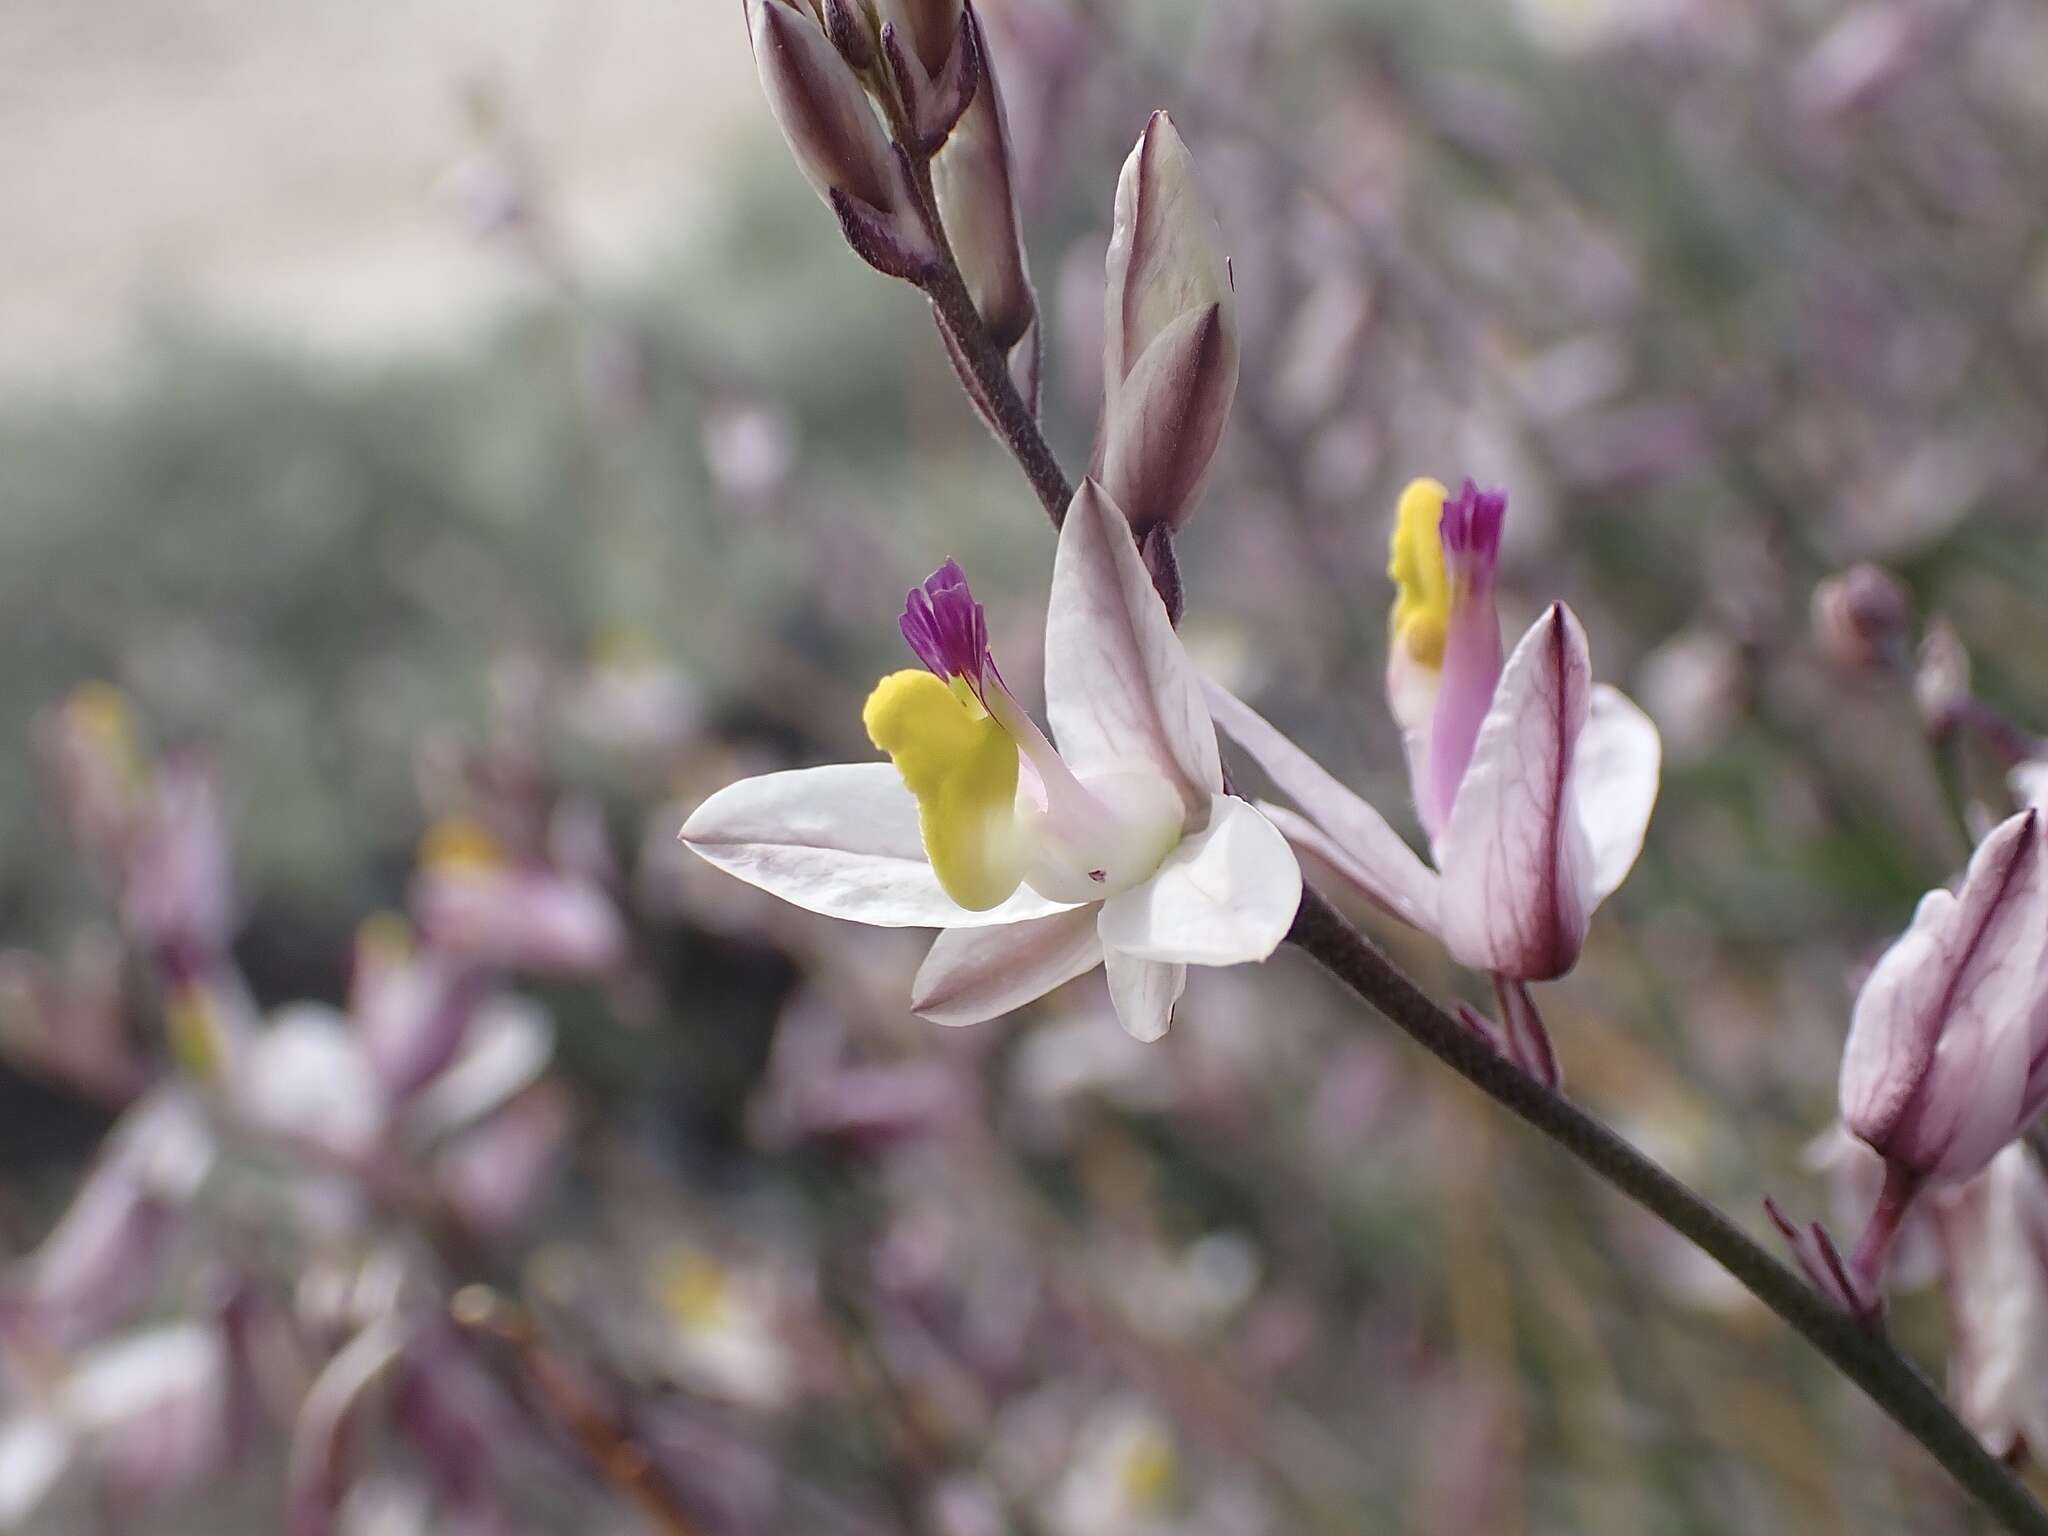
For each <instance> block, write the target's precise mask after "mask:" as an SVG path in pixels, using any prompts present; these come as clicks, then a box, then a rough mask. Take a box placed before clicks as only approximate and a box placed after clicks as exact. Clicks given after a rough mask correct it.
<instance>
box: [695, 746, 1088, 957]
mask: <svg viewBox="0 0 2048 1536" xmlns="http://www.w3.org/2000/svg"><path fill="white" fill-rule="evenodd" d="M682 839H683V841H684V842H685V843H687V844H689V846H690V847H691V849H692V850H694V851H695V852H696V853H697V854H699V855H700V856H702V857H703V858H705V859H707V860H709V861H710V862H711V863H713V864H715V865H717V866H718V867H719V868H720V869H722V870H724V871H725V872H726V873H728V874H731V875H737V876H738V877H739V878H740V879H742V880H744V881H746V882H747V883H748V884H749V885H755V886H759V887H760V888H761V889H762V890H764V891H767V892H768V893H769V894H770V895H772V896H779V897H781V898H782V899H783V900H784V901H787V902H790V903H792V904H794V905H796V906H799V907H802V908H804V910H806V911H808V912H819V913H822V914H824V915H825V916H826V917H838V918H844V919H846V920H847V921H848V922H855V923H870V924H872V925H874V926H875V927H878V928H980V927H988V926H991V925H994V924H997V923H1016V922H1022V921H1024V920H1025V919H1026V918H1032V917H1044V916H1046V915H1047V914H1049V913H1053V912H1059V911H1063V910H1065V904H1064V903H1061V902H1054V901H1047V900H1046V899H1045V898H1044V897H1042V896H1040V895H1039V894H1038V893H1037V892H1035V891H1031V890H1028V889H1027V890H1019V891H1018V892H1017V893H1016V895H1014V896H1012V897H1011V898H1010V899H1009V900H1008V901H1006V902H1004V903H1003V904H1002V905H1001V906H999V907H994V908H991V909H990V910H988V911H986V912H969V911H967V910H966V909H965V908H963V907H962V906H961V905H960V904H959V903H958V902H956V901H954V900H953V898H952V897H950V896H948V895H947V894H946V893H945V891H944V890H943V889H941V888H940V886H939V880H938V876H937V875H935V874H933V873H932V867H931V864H930V863H929V862H928V861H927V860H926V858H925V853H924V842H923V839H922V838H921V836H920V835H919V832H918V825H917V801H916V799H915V798H914V797H913V796H912V795H911V793H910V791H909V790H907V789H905V788H904V787H903V779H902V776H901V775H899V774H898V773H897V772H896V769H895V768H894V767H893V766H892V765H890V764H888V763H835V764H832V765H831V766H829V767H824V768H796V769H791V770H788V771H786V772H783V773H768V774H762V775H761V776H759V777H758V778H752V779H742V780H740V781H739V782H738V783H737V784H729V785H727V786H726V787H725V788H724V789H721V790H720V791H718V793H717V794H715V795H713V796H712V797H711V798H710V799H708V800H706V801H705V802H704V803H703V804H702V805H700V806H698V807H697V809H696V812H695V813H694V814H693V815H692V816H691V817H690V819H689V821H688V822H686V823H685V824H684V826H683V831H682Z"/></svg>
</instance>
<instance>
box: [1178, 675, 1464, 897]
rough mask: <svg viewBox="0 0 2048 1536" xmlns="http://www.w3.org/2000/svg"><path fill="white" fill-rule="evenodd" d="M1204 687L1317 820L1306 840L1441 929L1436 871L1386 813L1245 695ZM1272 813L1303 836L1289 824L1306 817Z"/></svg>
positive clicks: (1262, 762) (1374, 893)
mask: <svg viewBox="0 0 2048 1536" xmlns="http://www.w3.org/2000/svg"><path fill="white" fill-rule="evenodd" d="M1203 692H1204V696H1205V697H1206V698H1207V700H1208V703H1209V710H1210V713H1211V714H1212V715H1214V716H1215V719H1216V724H1217V725H1218V726H1219V727H1221V728H1222V730H1223V733H1224V734H1225V735H1226V736H1228V737H1229V738H1230V739H1231V740H1232V741H1234V742H1236V743H1237V744H1238V745H1239V746H1240V747H1243V748H1244V749H1245V751H1247V752H1249V753H1250V754H1251V755H1252V759H1253V761H1255V762H1256V763H1258V765H1259V766H1260V767H1261V768H1263V769H1265V770H1266V773H1267V775H1268V777H1270V778H1271V779H1272V780H1273V782H1274V783H1275V784H1276V785H1278V786H1279V787H1280V788H1281V789H1282V790H1283V791H1285V792H1286V793H1287V794H1288V795H1289V796H1290V797H1291V798H1292V799H1293V801H1294V803H1295V804H1296V805H1297V806H1299V807H1301V809H1302V810H1303V811H1306V812H1307V813H1308V821H1307V823H1304V824H1305V825H1312V827H1313V829H1314V830H1315V832H1316V838H1315V841H1314V842H1307V843H1304V844H1303V845H1304V846H1308V847H1312V848H1315V851H1316V852H1317V853H1319V854H1320V855H1322V857H1323V858H1324V860H1325V862H1327V863H1328V864H1329V865H1330V867H1331V868H1333V869H1335V870H1336V871H1337V872H1338V873H1339V874H1341V875H1343V876H1344V877H1345V878H1346V879H1348V880H1350V881H1352V882H1353V883H1354V884H1355V885H1357V886H1358V888H1359V889H1360V890H1361V891H1363V892H1364V893H1365V895H1366V896H1367V897H1368V898H1370V899H1371V900H1372V901H1374V902H1376V903H1378V904H1379V905H1380V906H1382V907H1384V908H1385V909H1386V910H1387V911H1389V912H1391V913H1392V914H1393V915H1394V916H1396V917H1398V918H1400V919H1401V920H1402V921H1403V922H1407V923H1413V924H1414V925H1415V926H1416V927H1417V928H1420V929H1423V930H1424V931H1425V932H1430V933H1433V932H1435V931H1436V903H1437V885H1438V881H1437V875H1436V871H1435V870H1433V869H1431V868H1430V867H1429V866H1428V865H1427V864H1425V863H1423V862H1422V860H1421V858H1420V857H1419V856H1418V855H1417V854H1416V852H1415V850H1414V849H1412V848H1410V847H1409V846H1408V845H1407V844H1406V843H1404V842H1402V841H1401V837H1400V834H1399V833H1397V832H1396V831H1395V830H1394V829H1393V828H1392V827H1390V826H1388V825H1387V822H1386V818H1385V817H1383V816H1381V815H1380V813H1379V812H1378V811H1376V810H1374V809H1373V808H1372V806H1371V805H1369V804H1367V803H1366V802H1365V801H1364V800H1362V799H1360V798H1359V797H1358V796H1357V795H1354V794H1353V793H1352V792H1351V791H1350V790H1348V789H1346V788H1345V787H1344V786H1343V785H1342V784H1340V783H1338V782H1337V780H1336V779H1334V778H1332V777H1331V775H1330V773H1329V770H1327V769H1326V768H1324V767H1323V765H1322V764H1321V763H1319V762H1317V761H1316V760H1315V759H1314V758H1312V757H1310V756H1309V755H1308V754H1307V753H1306V752H1304V751H1302V750H1301V748H1300V747H1298V746H1296V745H1295V744H1294V743H1293V742H1291V741H1289V740H1288V739H1287V738H1286V737H1285V736H1283V735H1281V734H1280V732H1279V731H1278V730H1276V729H1274V727H1273V726H1272V725H1270V724H1268V723H1267V721H1266V720H1265V718H1264V717H1263V716H1261V715H1260V714H1258V713H1257V712H1256V711H1255V710H1253V709H1252V708H1251V707H1250V706H1249V705H1248V704H1246V703H1245V702H1244V701H1243V700H1241V699H1239V698H1237V697H1236V696H1235V695H1233V694H1231V693H1230V692H1229V691H1227V690H1226V689H1223V688H1220V687H1218V686H1217V685H1216V684H1215V683H1213V682H1207V681H1205V682H1204V684H1203ZM1261 809H1262V810H1264V809H1265V807H1263V806H1262V807H1261ZM1266 815H1267V819H1268V820H1270V821H1272V822H1273V823H1274V825H1276V826H1278V827H1279V828H1280V830H1281V832H1283V833H1284V834H1286V836H1287V837H1288V838H1289V839H1290V840H1291V841H1295V842H1303V839H1301V838H1299V837H1297V836H1296V828H1294V827H1291V826H1290V825H1289V822H1293V821H1298V820H1299V818H1293V817H1290V818H1288V821H1282V820H1280V819H1279V818H1278V817H1276V816H1275V815H1274V814H1273V812H1272V811H1271V810H1267V811H1266ZM1317 844H1323V845H1326V846H1323V847H1318V846H1317Z"/></svg>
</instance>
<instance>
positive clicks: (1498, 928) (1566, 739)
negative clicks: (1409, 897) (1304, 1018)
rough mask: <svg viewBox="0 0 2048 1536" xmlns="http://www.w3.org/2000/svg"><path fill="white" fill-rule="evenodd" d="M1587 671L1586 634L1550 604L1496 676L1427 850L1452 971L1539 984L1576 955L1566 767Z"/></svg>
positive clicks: (1581, 917)
mask: <svg viewBox="0 0 2048 1536" xmlns="http://www.w3.org/2000/svg"><path fill="white" fill-rule="evenodd" d="M1592 670H1593V668H1592V662H1591V659H1590V658H1589V657H1588V655H1587V651H1586V632H1585V630H1584V629H1582V628H1581V627H1580V626H1579V621H1578V619H1577V618H1576V617H1574V616H1573V614H1572V611H1571V610H1570V609H1569V608H1567V607H1565V606H1564V604H1562V603H1558V604H1555V605H1553V606H1552V608H1551V609H1550V611H1549V612H1548V613H1547V614H1545V615H1544V616H1543V617H1542V618H1540V619H1538V620H1537V621H1536V622H1535V624H1533V625H1532V626H1530V629H1529V633H1528V634H1526V635H1524V636H1523V637H1522V642H1521V644H1519V645H1517V646H1516V647H1515V652H1514V655H1512V656H1510V657H1509V658H1508V664H1507V667H1506V669H1505V670H1504V671H1503V672H1502V673H1501V679H1500V688H1499V690H1498V691H1497V692H1496V694H1495V696H1494V701H1493V708H1492V709H1490V710H1489V711H1487V715H1486V722H1485V724H1484V725H1482V726H1481V727H1480V729H1479V740H1478V741H1477V742H1476V743H1475V744H1474V746H1473V749H1472V762H1471V765H1470V766H1469V767H1468V768H1467V769H1466V770H1465V778H1464V782H1463V783H1462V784H1461V785H1460V786H1459V789H1458V798H1457V801H1456V802H1455V803H1454V804H1453V805H1452V806H1451V814H1450V820H1449V822H1448V824H1447V825H1446V826H1445V828H1444V833H1443V837H1442V838H1441V840H1440V841H1439V842H1438V845H1437V860H1436V863H1437V868H1438V869H1439V870H1441V871H1442V873H1443V886H1442V889H1441V895H1440V903H1439V907H1438V911H1439V914H1440V916H1441V919H1442V931H1443V939H1444V946H1445V947H1446V948H1447V949H1449V950H1450V952H1451V954H1452V956H1453V957H1454V958H1455V959H1456V960H1457V961H1458V962H1459V963H1460V964H1462V965H1469V966H1471V967H1472V968H1473V969H1474V970H1486V971H1493V972H1495V973H1497V974H1499V975H1502V976H1508V977H1512V978H1514V979H1515V980H1517V981H1547V980H1549V979H1550V978H1552V977H1555V976H1562V975H1563V974H1564V973H1565V972H1566V971H1568V970H1570V969H1571V968H1572V966H1573V965H1574V964H1575V963H1576V962H1577V960H1578V958H1579V949H1580V947H1581V946H1582V945H1583V944H1584V943H1585V940H1586V921H1587V916H1588V912H1589V909H1590V893H1591V890H1592V881H1593V849H1592V845H1591V843H1590V842H1589V841H1588V840H1587V836H1586V830H1585V828H1584V827H1583V826H1582V825H1581V824H1580V821H1579V816H1578V813H1577V810H1576V803H1575V799H1574V794H1573V786H1572V768H1573V755H1574V753H1575V751H1576V749H1577V747H1578V742H1579V735H1580V733H1581V732H1582V731H1583V730H1584V729H1585V724H1586V714H1587V710H1588V707H1589V703H1590V699H1589V696H1590V694H1591V692H1592Z"/></svg>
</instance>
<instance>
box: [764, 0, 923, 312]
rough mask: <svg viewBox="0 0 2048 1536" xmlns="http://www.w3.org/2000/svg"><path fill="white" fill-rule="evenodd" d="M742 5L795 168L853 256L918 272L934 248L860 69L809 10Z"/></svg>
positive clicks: (908, 274)
mask: <svg viewBox="0 0 2048 1536" xmlns="http://www.w3.org/2000/svg"><path fill="white" fill-rule="evenodd" d="M746 4H747V33H748V37H749V39H750V40H751V41H752V43H753V46H754V63H755V65H756V67H757V68H758V69H759V70H760V73H761V84H762V86H763V87H764V88H765V89H766V91H767V93H768V105H769V108H770V110H772V111H773V112H774V114H775V120H776V122H777V123H779V124H780V125H781V127H782V133H783V137H784V138H786V139H787V140H788V141H789V147H790V149H791V151H792V152H793V153H794V154H795V156H796V162H797V166H798V168H799V169H800V170H801V171H802V172H803V173H804V177H805V179H806V180H807V181H809V182H810V184H811V186H812V187H813V188H814V189H815V190H816V191H817V193H818V195H819V196H820V197H822V198H823V199H825V202H826V204H827V205H828V206H829V207H830V208H831V209H832V211H833V213H834V214H835V215H837V217H838V219H839V224H840V230H841V232H842V233H843V234H844V235H845V236H846V240H847V243H848V244H849V245H851V246H852V247H853V249H854V252H855V253H856V254H857V255H859V256H860V258H861V259H862V260H863V261H866V262H867V263H868V264H869V265H870V266H872V267H875V268H876V269H877V270H879V271H882V272H885V273H887V274H888V275H889V276H891V277H901V278H905V279H908V280H911V281H916V280H918V279H920V278H921V277H922V276H923V275H924V274H926V273H927V272H929V270H930V269H931V267H932V265H933V263H935V262H936V261H937V260H938V250H937V247H936V245H935V244H934V242H933V239H932V235H931V232H930V230H929V229H928V228H926V226H925V221H924V215H923V212H922V209H921V207H920V203H919V199H918V196H917V190H916V187H915V186H914V184H913V183H912V181H911V177H910V169H909V166H908V165H907V163H906V162H905V159H904V156H903V153H902V151H901V150H900V149H898V148H897V147H896V146H895V145H893V144H891V143H890V141H889V136H888V134H887V133H886V132H885V131H884V129H883V127H882V122H881V119H880V118H879V117H877V116H876V115H875V110H874V107H873V106H872V105H871V104H870V102H869V100H868V95H867V91H866V89H865V88H864V87H863V86H862V85H861V82H860V77H859V76H857V75H856V74H855V73H854V72H853V69H852V67H851V66H850V65H849V64H848V63H847V62H846V60H845V59H844V58H843V57H841V55H840V52H839V50H838V49H837V48H836V47H834V46H833V43H832V40H831V38H829V37H828V36H827V35H826V33H825V30H824V28H823V27H822V26H821V25H820V24H819V21H818V19H817V17H816V16H815V15H814V14H813V13H812V12H811V11H810V10H808V9H802V8H799V7H798V6H796V5H794V4H791V3H790V0H746Z"/></svg>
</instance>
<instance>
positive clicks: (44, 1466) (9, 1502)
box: [0, 1413, 72, 1531]
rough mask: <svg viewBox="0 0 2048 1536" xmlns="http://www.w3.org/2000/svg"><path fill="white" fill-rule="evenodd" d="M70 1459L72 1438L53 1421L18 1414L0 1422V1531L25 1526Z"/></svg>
mask: <svg viewBox="0 0 2048 1536" xmlns="http://www.w3.org/2000/svg"><path fill="white" fill-rule="evenodd" d="M71 1456H72V1442H71V1435H70V1433H69V1431H67V1430H66V1429H65V1428H64V1426H63V1425H62V1424H61V1423H59V1422H58V1421H57V1420H55V1419H52V1418H46V1417H38V1416H35V1415H33V1414H28V1413H21V1414H17V1415H15V1417H13V1418H11V1419H8V1420H6V1421H5V1422H4V1423H0V1531H11V1530H14V1529H15V1528H16V1527H18V1526H22V1525H25V1524H27V1523H28V1517H29V1516H30V1515H32V1514H34V1513H35V1512H36V1510H37V1509H39V1508H40V1507H41V1506H42V1503H43V1500H44V1499H45V1498H47V1497H48V1496H49V1493H50V1490H51V1489H52V1488H54V1487H55V1486H56V1484H57V1479H58V1478H60V1477H62V1476H63V1475H64V1469H65V1468H66V1467H67V1466H69V1465H70V1464H71Z"/></svg>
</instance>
